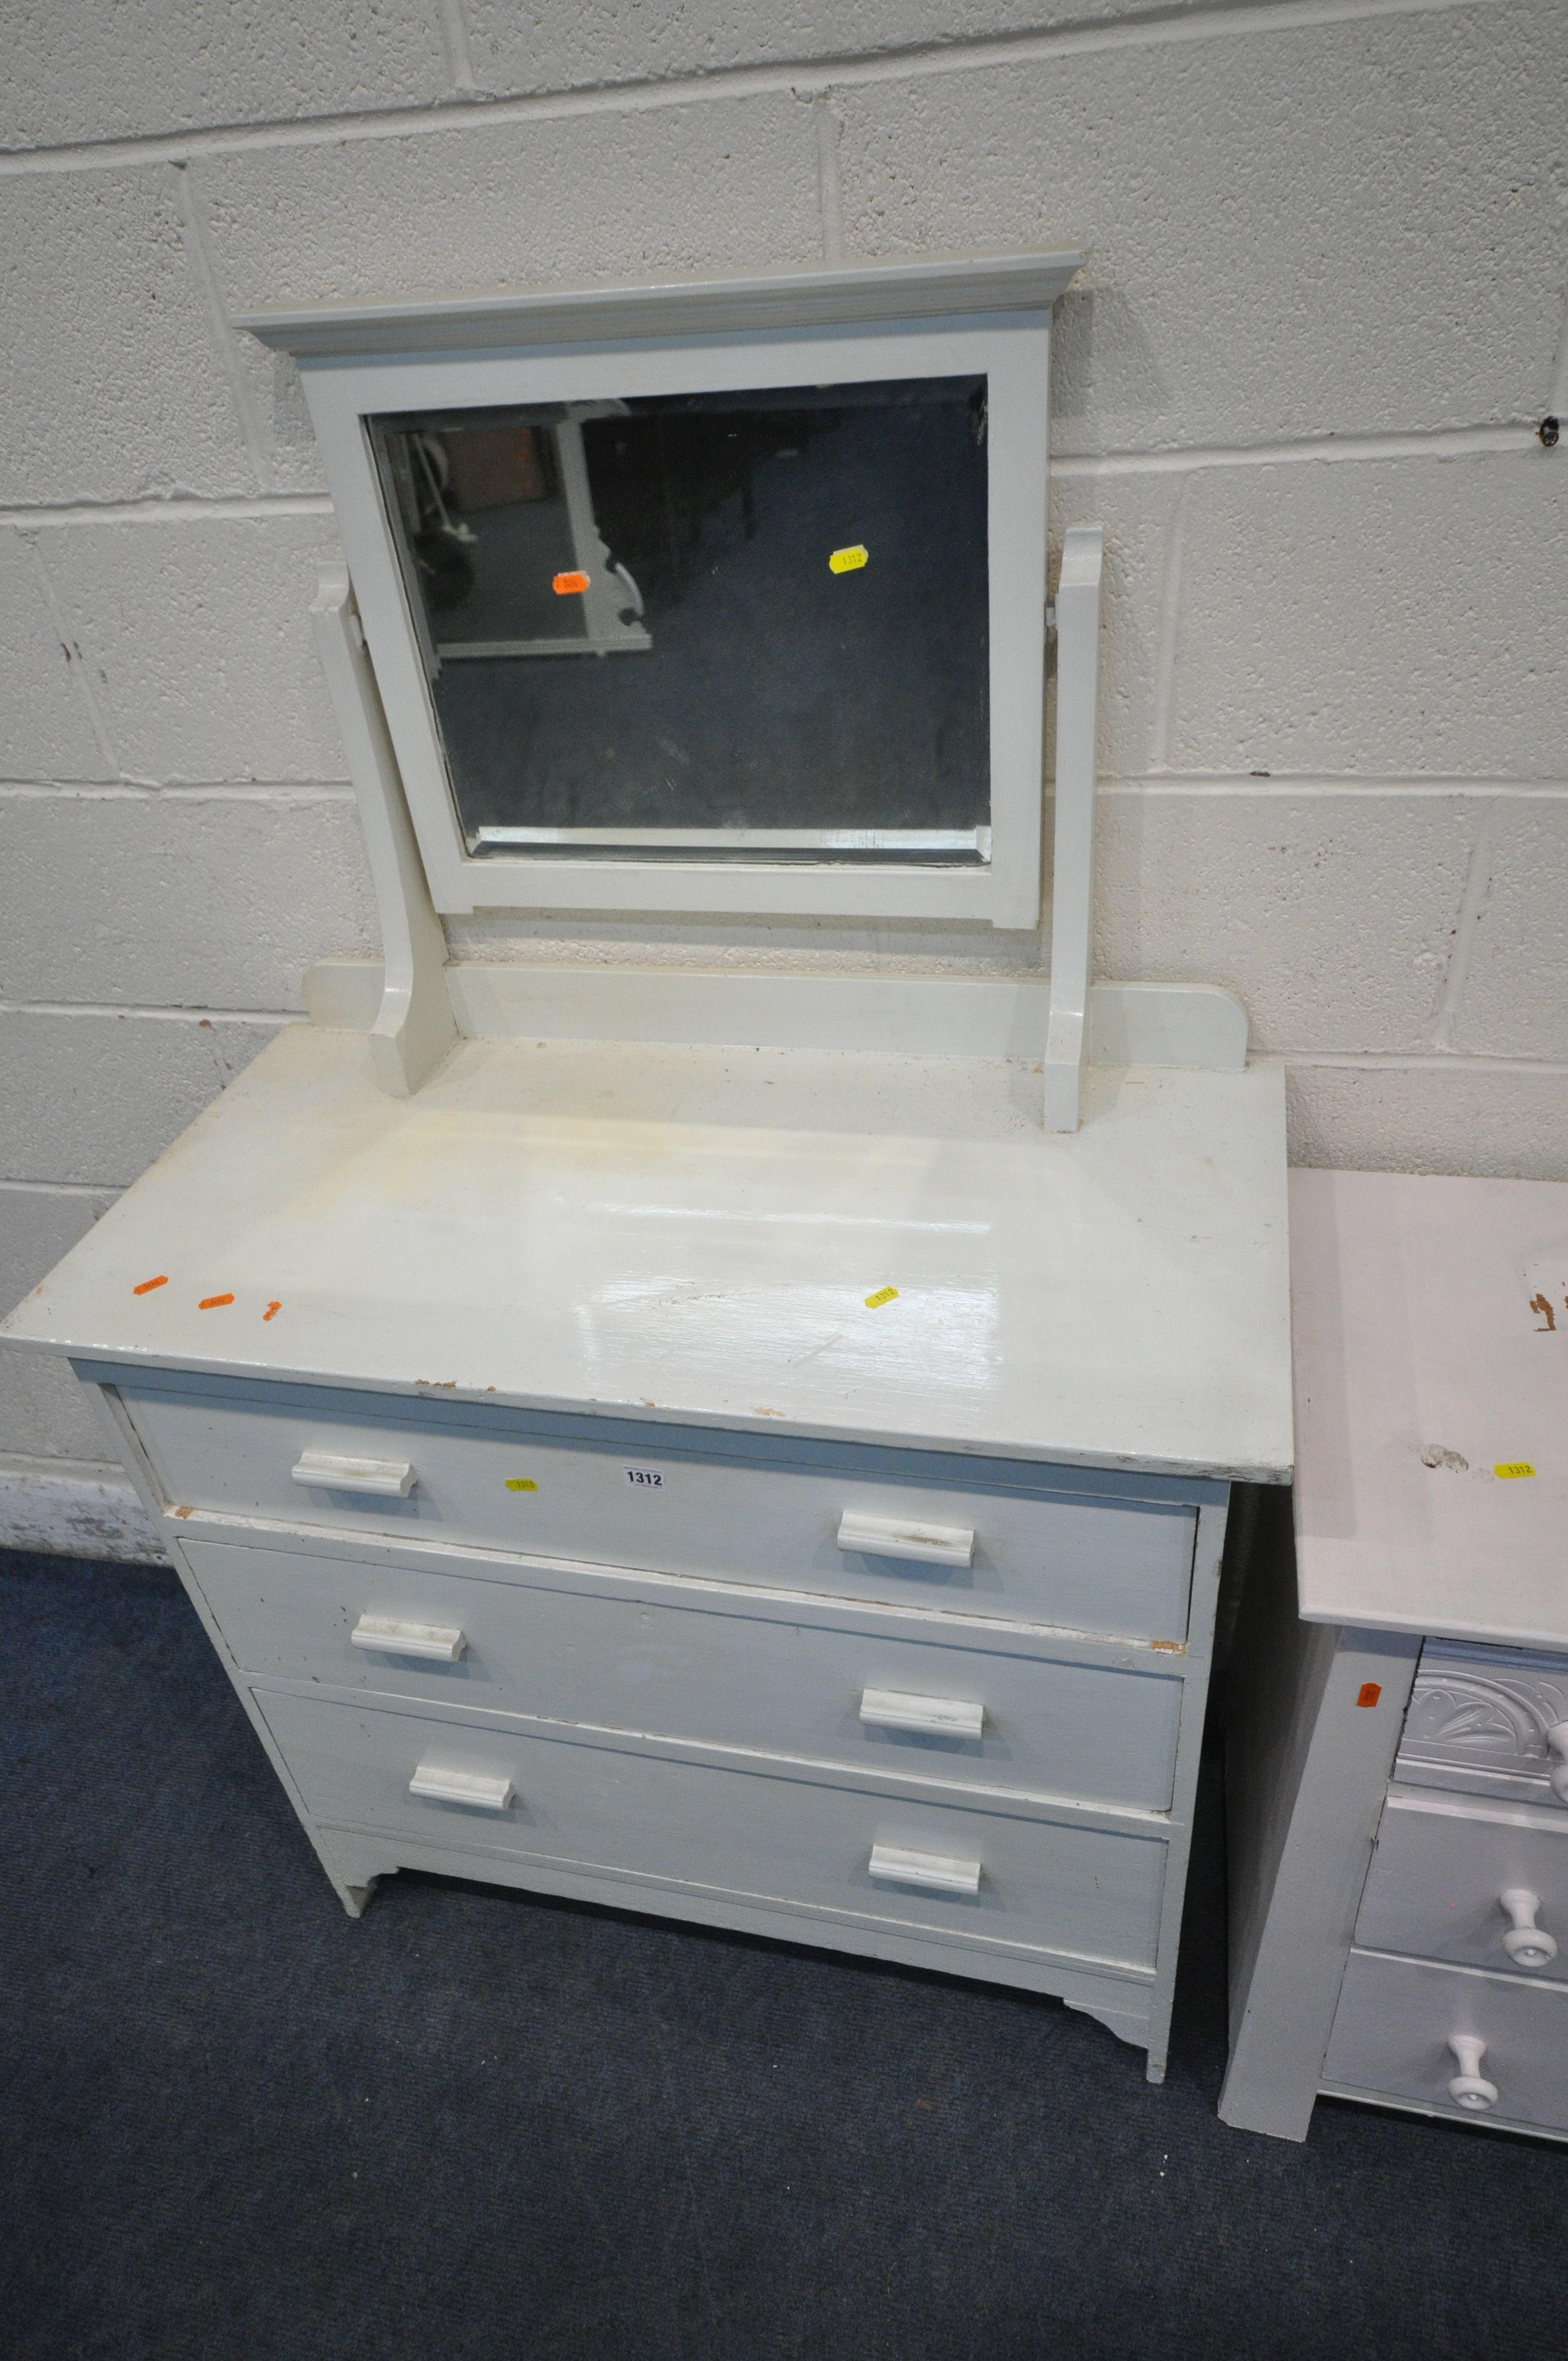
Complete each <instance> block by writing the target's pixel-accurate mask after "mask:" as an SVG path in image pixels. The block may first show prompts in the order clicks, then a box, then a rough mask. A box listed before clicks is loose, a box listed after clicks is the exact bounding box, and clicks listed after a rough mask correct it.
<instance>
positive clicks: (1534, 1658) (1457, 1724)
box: [1394, 1640, 1568, 1806]
mask: <svg viewBox="0 0 1568 2361" xmlns="http://www.w3.org/2000/svg"><path fill="white" fill-rule="evenodd" d="M1394 1776H1395V1777H1396V1778H1397V1779H1399V1780H1403V1781H1405V1782H1407V1783H1408V1784H1409V1785H1411V1786H1418V1787H1448V1788H1454V1789H1458V1790H1459V1791H1460V1792H1461V1793H1462V1794H1465V1795H1497V1796H1508V1797H1509V1798H1511V1799H1513V1800H1515V1801H1517V1802H1519V1803H1528V1804H1546V1805H1552V1806H1568V1658H1564V1657H1563V1656H1553V1655H1549V1654H1546V1653H1544V1652H1541V1651H1538V1650H1536V1649H1532V1648H1484V1647H1481V1646H1479V1645H1477V1644H1476V1643H1475V1642H1470V1641H1458V1640H1429V1641H1428V1642H1427V1643H1426V1645H1425V1647H1424V1648H1423V1649H1422V1650H1421V1661H1420V1665H1419V1667H1418V1668H1417V1672H1416V1680H1415V1686H1414V1688H1413V1689H1412V1690H1411V1692H1410V1704H1409V1712H1408V1713H1407V1714H1406V1716H1405V1730H1404V1736H1403V1738H1402V1739H1401V1740H1400V1741H1399V1753H1398V1761H1397V1762H1396V1763H1395V1766H1394Z"/></svg>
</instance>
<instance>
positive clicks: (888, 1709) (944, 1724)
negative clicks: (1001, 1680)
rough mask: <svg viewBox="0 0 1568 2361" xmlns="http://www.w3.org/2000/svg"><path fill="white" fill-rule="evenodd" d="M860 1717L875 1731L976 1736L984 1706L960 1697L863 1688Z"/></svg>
mask: <svg viewBox="0 0 1568 2361" xmlns="http://www.w3.org/2000/svg"><path fill="white" fill-rule="evenodd" d="M861 1720H862V1721H864V1722H869V1723H871V1724H872V1727H873V1728H874V1729H877V1730H930V1731H932V1732H934V1733H935V1735H936V1736H937V1737H938V1738H978V1737H979V1736H980V1735H981V1731H982V1730H984V1728H985V1708H984V1707H983V1706H982V1705H970V1704H969V1703H968V1702H967V1701H966V1700H965V1699H964V1698H962V1697H904V1696H902V1695H901V1694H900V1693H899V1691H898V1690H897V1689H866V1690H865V1691H864V1692H863V1693H862V1695H861Z"/></svg>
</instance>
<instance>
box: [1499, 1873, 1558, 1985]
mask: <svg viewBox="0 0 1568 2361" xmlns="http://www.w3.org/2000/svg"><path fill="white" fill-rule="evenodd" d="M1497 1899H1498V1901H1499V1902H1500V1903H1501V1904H1502V1905H1503V1907H1504V1909H1505V1910H1506V1911H1507V1912H1508V1916H1509V1917H1510V1918H1511V1919H1512V1920H1513V1922H1514V1923H1513V1925H1512V1926H1511V1927H1509V1928H1508V1933H1507V1934H1506V1935H1505V1936H1504V1937H1503V1949H1504V1950H1505V1951H1507V1953H1508V1957H1509V1959H1510V1960H1512V1961H1513V1963H1514V1965H1515V1967H1516V1968H1549V1967H1550V1966H1551V1965H1552V1960H1554V1959H1555V1958H1556V1957H1557V1946H1556V1944H1555V1943H1554V1942H1553V1941H1552V1938H1551V1936H1550V1935H1547V1934H1543V1933H1542V1931H1541V1928H1540V1927H1538V1926H1537V1925H1536V1923H1535V1914H1536V1912H1537V1911H1538V1910H1539V1909H1540V1907H1541V1896H1540V1894H1532V1893H1531V1892H1530V1888H1529V1886H1528V1885H1510V1886H1508V1888H1507V1889H1506V1890H1505V1891H1504V1892H1503V1893H1501V1894H1498V1896H1497Z"/></svg>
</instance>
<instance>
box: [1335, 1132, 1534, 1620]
mask: <svg viewBox="0 0 1568 2361" xmlns="http://www.w3.org/2000/svg"><path fill="white" fill-rule="evenodd" d="M1289 1188H1290V1234H1291V1276H1292V1291H1293V1325H1294V1352H1295V1367H1296V1433H1297V1456H1298V1467H1297V1482H1296V1530H1297V1568H1298V1583H1299V1603H1300V1608H1301V1612H1302V1614H1303V1615H1304V1616H1306V1617H1307V1618H1308V1620H1310V1621H1319V1622H1331V1623H1354V1624H1365V1625H1370V1626H1373V1627H1381V1628H1387V1629H1391V1630H1396V1631H1421V1632H1431V1633H1436V1634H1440V1635H1447V1636H1450V1637H1454V1638H1472V1639H1481V1640H1493V1641H1498V1642H1514V1643H1518V1644H1533V1645H1537V1646H1542V1647H1561V1648H1568V1540H1565V1535H1568V1185H1563V1184H1562V1183H1559V1182H1555V1181H1535V1180H1447V1179H1431V1178H1420V1177H1416V1176H1411V1175H1405V1174H1397V1173H1374V1172H1293V1173H1292V1174H1291V1175H1290V1184H1289Z"/></svg>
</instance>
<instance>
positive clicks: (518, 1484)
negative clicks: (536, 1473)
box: [507, 1476, 539, 1492]
mask: <svg viewBox="0 0 1568 2361" xmlns="http://www.w3.org/2000/svg"><path fill="white" fill-rule="evenodd" d="M538 1489H539V1487H538V1485H537V1484H536V1483H535V1482H534V1480H533V1478H532V1476H509V1477H507V1490H508V1491H509V1492H537V1491H538Z"/></svg>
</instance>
